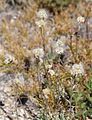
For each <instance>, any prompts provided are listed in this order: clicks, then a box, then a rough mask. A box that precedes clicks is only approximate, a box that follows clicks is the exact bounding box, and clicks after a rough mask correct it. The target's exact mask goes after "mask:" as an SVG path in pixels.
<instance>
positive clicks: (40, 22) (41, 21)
mask: <svg viewBox="0 0 92 120" xmlns="http://www.w3.org/2000/svg"><path fill="white" fill-rule="evenodd" d="M37 17H38V19H37V20H36V22H35V24H36V25H37V26H38V27H39V28H41V27H44V26H45V25H46V19H47V18H48V13H47V11H46V9H39V11H38V12H37Z"/></svg>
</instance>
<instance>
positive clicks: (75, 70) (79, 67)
mask: <svg viewBox="0 0 92 120" xmlns="http://www.w3.org/2000/svg"><path fill="white" fill-rule="evenodd" d="M70 72H71V74H72V75H73V76H74V75H76V76H77V75H84V73H85V72H84V67H83V64H82V63H81V62H80V63H79V64H74V65H73V66H72V69H71V70H70Z"/></svg>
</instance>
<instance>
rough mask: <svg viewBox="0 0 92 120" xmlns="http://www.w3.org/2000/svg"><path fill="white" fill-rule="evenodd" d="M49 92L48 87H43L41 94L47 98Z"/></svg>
mask: <svg viewBox="0 0 92 120" xmlns="http://www.w3.org/2000/svg"><path fill="white" fill-rule="evenodd" d="M50 93H51V91H50V89H49V88H45V89H43V94H44V96H45V97H46V98H47V99H48V98H49V96H50Z"/></svg>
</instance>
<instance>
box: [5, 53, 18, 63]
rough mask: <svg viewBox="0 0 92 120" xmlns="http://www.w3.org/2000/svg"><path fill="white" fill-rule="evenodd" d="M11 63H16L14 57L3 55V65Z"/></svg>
mask: <svg viewBox="0 0 92 120" xmlns="http://www.w3.org/2000/svg"><path fill="white" fill-rule="evenodd" d="M11 62H16V60H15V58H14V56H12V55H10V54H6V55H5V60H4V63H5V64H9V63H11Z"/></svg>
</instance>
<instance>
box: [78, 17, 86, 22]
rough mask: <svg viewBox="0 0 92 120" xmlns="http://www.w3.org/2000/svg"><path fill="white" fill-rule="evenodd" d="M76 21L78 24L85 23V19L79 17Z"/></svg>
mask: <svg viewBox="0 0 92 120" xmlns="http://www.w3.org/2000/svg"><path fill="white" fill-rule="evenodd" d="M77 21H78V22H79V23H84V22H85V18H84V17H82V16H79V17H78V18H77Z"/></svg>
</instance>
